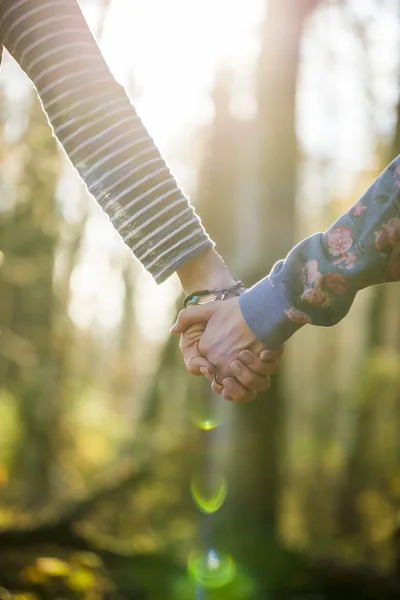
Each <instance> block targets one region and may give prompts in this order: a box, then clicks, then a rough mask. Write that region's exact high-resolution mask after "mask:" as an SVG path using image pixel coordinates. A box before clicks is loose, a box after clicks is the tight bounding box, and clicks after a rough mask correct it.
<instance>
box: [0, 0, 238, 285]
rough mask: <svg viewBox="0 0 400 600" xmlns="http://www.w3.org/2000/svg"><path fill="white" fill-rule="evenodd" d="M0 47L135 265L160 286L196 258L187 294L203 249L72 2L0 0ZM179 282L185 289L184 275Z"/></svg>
mask: <svg viewBox="0 0 400 600" xmlns="http://www.w3.org/2000/svg"><path fill="white" fill-rule="evenodd" d="M0 41H1V43H2V44H3V45H4V46H5V47H6V48H7V50H8V51H9V52H10V54H12V56H13V57H14V58H15V60H16V61H17V62H18V64H19V65H20V67H21V68H22V69H23V70H24V71H25V73H27V75H28V76H29V77H30V79H31V80H32V82H33V83H34V85H35V87H36V89H37V91H38V94H39V96H40V99H41V101H42V104H43V108H44V110H45V112H46V114H47V116H48V119H49V121H50V123H51V125H52V127H53V131H54V134H55V136H56V137H57V139H58V141H59V142H60V144H61V146H62V147H63V148H64V150H65V152H66V153H67V155H68V157H69V158H70V160H71V162H72V164H73V165H74V167H75V168H76V169H77V171H78V173H79V175H80V176H81V177H82V179H83V181H84V182H85V184H86V186H87V189H88V190H89V192H90V193H91V194H92V195H93V196H94V197H95V199H96V200H97V202H98V203H99V204H100V206H101V207H102V209H103V210H104V211H105V212H106V213H107V214H108V216H109V217H110V219H111V222H112V223H113V225H114V226H115V228H116V229H117V230H118V232H119V233H120V234H121V236H122V238H123V239H124V241H125V243H126V244H127V245H128V246H129V247H130V248H131V250H132V251H133V253H134V254H135V255H136V257H137V258H138V260H140V262H141V263H142V264H143V266H144V267H145V268H146V269H147V270H149V271H150V273H151V274H152V275H153V277H154V278H155V279H156V281H157V282H162V281H164V280H165V279H167V277H169V276H170V275H171V274H172V273H173V272H174V271H177V270H178V271H179V270H180V269H182V267H183V266H184V265H185V264H186V263H189V262H190V261H193V259H197V260H196V262H195V263H193V264H194V265H195V267H196V269H195V270H193V269H192V274H191V285H193V286H194V287H197V282H196V271H199V279H202V278H203V274H204V268H205V267H202V264H203V259H201V258H200V256H201V255H202V254H203V253H204V251H205V250H206V249H211V248H212V246H213V243H212V242H211V240H210V239H209V237H208V236H207V234H206V233H205V231H204V229H203V227H202V225H201V223H200V220H199V218H198V217H197V215H196V214H195V213H194V210H193V208H192V206H191V205H190V204H189V202H188V200H187V198H186V197H185V196H184V195H183V193H182V191H181V190H180V189H179V187H178V185H177V183H176V181H175V179H174V178H173V176H172V175H171V173H170V171H169V169H168V167H167V165H166V164H165V162H164V160H163V158H162V157H161V155H160V153H159V151H158V149H157V148H156V146H155V144H154V142H153V140H152V139H151V137H150V136H149V134H148V132H147V131H146V129H145V127H144V126H143V125H142V123H141V121H140V119H139V117H138V116H137V114H136V112H135V109H134V108H133V106H132V105H131V104H130V102H129V99H128V97H127V95H126V93H125V91H124V89H123V88H122V87H121V86H120V85H119V84H118V83H117V82H116V81H115V79H114V77H113V76H112V75H111V73H110V71H109V69H108V67H107V65H106V63H105V61H104V59H103V57H102V54H101V52H100V50H99V48H98V46H97V44H96V41H95V40H94V38H93V36H92V34H91V33H90V31H89V28H88V26H87V24H86V21H85V19H84V17H83V15H82V12H81V10H80V8H79V5H78V2H77V1H76V0H59V1H55V0H0ZM210 256H212V257H213V260H214V263H215V264H217V263H218V259H219V257H218V255H217V254H216V253H215V252H214V251H211V250H209V252H208V253H207V254H206V257H205V260H204V264H205V265H209V264H210V260H209V257H210ZM217 257H218V259H217ZM219 260H220V259H219ZM220 263H222V261H221V260H220ZM222 265H223V263H222ZM218 266H219V267H221V264H218ZM181 275H182V277H183V279H184V281H186V284H187V276H186V278H185V269H183V272H181ZM221 275H222V272H221ZM226 277H228V275H227V271H226V269H225V272H224V278H226ZM221 283H225V280H224V281H223V282H221Z"/></svg>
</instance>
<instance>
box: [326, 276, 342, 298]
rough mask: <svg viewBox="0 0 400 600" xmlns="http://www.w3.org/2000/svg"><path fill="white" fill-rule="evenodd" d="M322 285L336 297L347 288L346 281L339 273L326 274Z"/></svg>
mask: <svg viewBox="0 0 400 600" xmlns="http://www.w3.org/2000/svg"><path fill="white" fill-rule="evenodd" d="M324 283H325V285H326V287H327V288H328V289H329V290H331V291H332V292H333V293H334V294H336V295H340V294H343V293H344V292H345V291H346V288H347V281H346V279H345V278H344V277H343V275H340V273H328V274H327V275H325V277H324Z"/></svg>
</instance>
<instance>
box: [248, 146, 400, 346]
mask: <svg viewBox="0 0 400 600" xmlns="http://www.w3.org/2000/svg"><path fill="white" fill-rule="evenodd" d="M392 281H400V156H399V157H397V158H396V160H394V161H393V162H392V163H391V164H390V165H389V166H388V167H387V169H385V171H384V172H383V173H382V174H381V175H380V176H379V177H378V179H376V181H375V182H374V183H373V184H372V186H371V187H370V188H369V189H368V190H367V192H366V193H365V194H364V195H363V196H362V198H361V199H360V200H359V201H358V202H357V203H356V204H355V205H354V206H352V208H351V209H350V210H349V211H348V212H347V213H345V214H344V215H342V216H341V217H340V218H339V219H338V220H337V221H336V222H335V223H334V224H333V225H332V226H331V227H330V228H329V229H328V230H327V231H326V232H325V233H316V234H315V235H313V236H311V237H309V238H307V239H305V240H303V241H302V242H301V243H300V244H298V245H297V246H295V248H293V250H291V252H290V253H289V254H288V256H287V257H286V259H285V260H281V261H279V262H278V263H277V264H276V265H275V266H274V267H273V269H272V271H271V273H270V274H269V275H268V276H267V277H266V278H265V279H262V280H261V281H260V282H258V283H257V284H256V285H255V286H253V287H252V288H251V289H250V290H248V291H247V292H245V293H244V294H242V296H241V298H240V305H241V309H242V313H243V316H244V318H245V320H246V321H247V323H248V325H249V327H250V328H251V329H252V330H253V332H254V333H255V335H256V336H257V338H258V339H259V340H261V341H263V342H264V343H265V344H266V345H267V346H269V347H270V348H273V347H277V346H280V345H281V344H283V343H284V342H285V341H286V340H287V339H288V338H289V337H290V336H291V335H293V333H294V332H295V331H297V330H298V329H299V328H300V327H302V326H303V325H305V324H306V323H310V324H314V325H319V326H323V327H328V326H331V325H335V324H336V323H338V322H339V321H340V320H341V319H342V318H343V317H344V316H345V315H346V314H347V313H348V311H349V310H350V307H351V305H352V303H353V300H354V298H355V295H356V294H357V292H358V291H359V290H361V289H362V288H365V287H368V286H371V285H376V284H381V283H387V282H392Z"/></svg>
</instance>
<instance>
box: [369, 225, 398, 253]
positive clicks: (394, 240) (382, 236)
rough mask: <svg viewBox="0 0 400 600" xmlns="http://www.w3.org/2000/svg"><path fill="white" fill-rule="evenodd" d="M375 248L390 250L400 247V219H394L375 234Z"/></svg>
mask: <svg viewBox="0 0 400 600" xmlns="http://www.w3.org/2000/svg"><path fill="white" fill-rule="evenodd" d="M375 246H376V248H377V249H378V250H388V248H397V247H399V246H400V219H399V218H398V217H393V219H390V221H388V223H386V225H383V227H382V229H381V230H380V231H377V232H376V233H375Z"/></svg>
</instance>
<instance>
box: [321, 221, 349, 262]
mask: <svg viewBox="0 0 400 600" xmlns="http://www.w3.org/2000/svg"><path fill="white" fill-rule="evenodd" d="M326 240H327V245H328V248H329V252H330V253H331V254H332V256H340V255H342V254H345V253H346V252H348V251H349V250H350V248H351V247H352V245H353V236H352V235H351V231H350V229H349V228H348V227H342V226H339V227H335V229H332V231H330V232H329V233H328V234H327V236H326Z"/></svg>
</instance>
